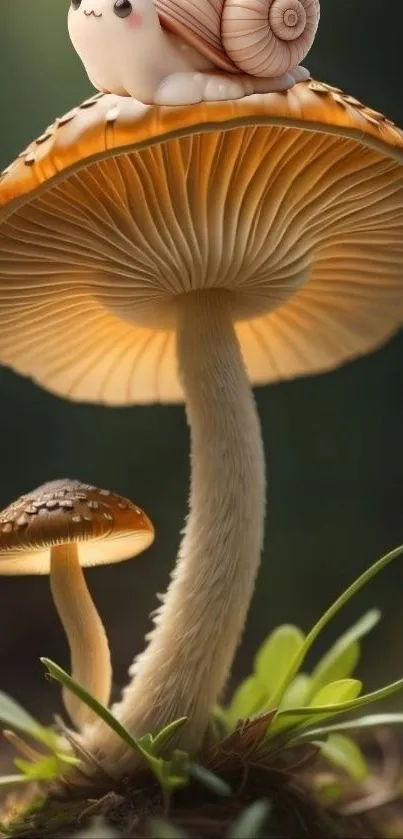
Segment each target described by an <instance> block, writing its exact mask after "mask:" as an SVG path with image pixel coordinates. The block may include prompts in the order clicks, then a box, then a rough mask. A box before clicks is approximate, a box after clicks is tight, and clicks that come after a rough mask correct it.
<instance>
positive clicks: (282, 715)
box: [266, 679, 362, 737]
mask: <svg viewBox="0 0 403 839" xmlns="http://www.w3.org/2000/svg"><path fill="white" fill-rule="evenodd" d="M361 689H362V682H359V681H358V679H340V681H338V682H332V683H331V684H330V685H325V686H324V687H323V688H321V689H320V691H318V693H317V694H316V696H314V697H313V699H312V700H311V702H310V704H309V705H306V706H305V707H304V706H301V707H300V708H298V707H296V706H294V707H293V708H291V707H290V708H285V709H283V710H279V711H278V713H277V714H276V716H275V718H274V720H273V722H272V724H271V726H270V729H269V730H268V732H267V735H266V737H272V736H273V735H278V734H279V732H280V731H282V732H284V731H286V730H287V728H295V727H297V726H298V727H299V726H304V725H306V724H308V723H309V722H310V720H311V715H312V713H314V714H315V715H316V714H317V718H318V721H319V720H320V719H326V717H328V716H331V709H332V708H343V707H344V705H345V704H346V702H349V701H352V700H354V699H355V698H356V697H357V696H358V694H359V693H360V691H361ZM327 707H329V711H327V710H326V709H327Z"/></svg>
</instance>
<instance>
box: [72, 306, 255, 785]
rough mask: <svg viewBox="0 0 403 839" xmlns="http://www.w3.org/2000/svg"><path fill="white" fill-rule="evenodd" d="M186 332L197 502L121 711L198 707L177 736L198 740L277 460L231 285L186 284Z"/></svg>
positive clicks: (241, 604)
mask: <svg viewBox="0 0 403 839" xmlns="http://www.w3.org/2000/svg"><path fill="white" fill-rule="evenodd" d="M177 341H178V359H179V367H180V373H181V378H182V382H183V388H184V391H185V397H186V408H187V416H188V421H189V425H190V432H191V471H192V475H191V493H190V511H189V516H188V519H187V522H186V526H185V530H184V534H183V539H182V544H181V546H180V550H179V555H178V558H177V562H176V566H175V569H174V571H173V574H172V578H171V582H170V585H169V588H168V591H167V593H166V595H165V597H164V602H163V604H162V606H161V608H160V610H159V613H158V615H157V617H156V619H155V626H154V628H153V630H152V632H151V633H150V635H149V636H148V640H149V643H148V645H147V647H146V649H145V651H144V652H143V653H142V654H141V655H140V657H139V658H138V659H137V660H136V661H135V663H134V665H133V666H132V669H131V675H132V681H131V683H130V684H129V685H128V686H127V688H126V689H125V691H124V695H123V699H122V701H121V702H120V703H119V704H118V705H117V706H115V708H114V712H115V713H116V714H117V716H118V717H119V719H120V720H121V721H122V722H123V723H124V724H125V725H126V726H127V727H128V728H129V729H130V731H132V732H133V733H134V734H135V735H142V734H145V733H147V732H155V731H157V730H159V729H160V728H161V727H162V726H164V725H165V724H166V723H167V722H169V721H172V720H174V719H176V718H178V717H182V716H186V717H187V719H188V721H187V723H186V724H185V726H184V727H183V728H182V729H180V732H179V733H178V735H177V737H176V740H175V743H176V745H179V746H180V747H181V748H184V749H187V750H189V751H194V750H196V749H197V748H198V746H199V745H200V743H201V741H202V739H203V736H204V734H205V732H206V729H207V726H208V722H209V717H210V714H211V710H212V708H213V706H214V705H215V703H216V702H217V700H218V699H219V697H220V696H221V694H222V691H223V689H224V687H225V684H226V682H227V679H228V676H229V673H230V670H231V666H232V663H233V659H234V655H235V652H236V649H237V647H238V644H239V641H240V638H241V635H242V631H243V627H244V624H245V620H246V615H247V612H248V608H249V604H250V601H251V597H252V593H253V589H254V584H255V579H256V574H257V571H258V567H259V563H260V556H261V549H262V541H263V527H264V506H265V468H264V453H263V447H262V439H261V432H260V426H259V420H258V416H257V412H256V407H255V402H254V398H253V395H252V392H251V388H250V384H249V381H248V377H247V374H246V371H245V368H244V364H243V360H242V357H241V352H240V348H239V344H238V341H237V338H236V334H235V330H234V327H233V322H232V314H231V298H230V296H229V295H227V294H226V293H224V292H223V293H216V294H212V293H211V292H200V293H199V292H194V293H191V294H188V295H184V296H183V297H182V298H181V299H180V300H179V301H178V334H177ZM133 608H134V610H135V598H134V602H133ZM88 744H89V746H90V747H91V748H95V749H97V747H99V749H100V752H101V754H103V755H104V756H105V759H106V760H107V764H106V765H107V766H108V769H112V770H115V771H122V767H123V766H124V768H125V769H129V768H130V765H133V761H134V760H135V756H134V755H133V754H131V755H130V754H129V753H128V752H126V753H125V750H124V746H123V745H122V744H121V743H119V741H118V740H117V739H116V737H114V735H112V734H110V733H108V731H107V730H106V728H105V727H102V726H101V727H100V728H98V731H94V732H93V733H92V736H90V737H89V741H88ZM119 764H120V768H118V767H119Z"/></svg>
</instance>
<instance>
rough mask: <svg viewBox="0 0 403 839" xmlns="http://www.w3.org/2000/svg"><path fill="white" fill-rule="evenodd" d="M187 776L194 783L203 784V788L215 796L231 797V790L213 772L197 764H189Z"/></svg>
mask: <svg viewBox="0 0 403 839" xmlns="http://www.w3.org/2000/svg"><path fill="white" fill-rule="evenodd" d="M189 774H190V776H191V777H192V778H194V780H195V781H199V783H200V784H203V786H204V787H206V788H207V789H209V790H211V792H215V793H216V794H217V795H221V796H225V797H226V796H230V795H232V789H231V787H230V786H229V784H227V782H226V781H223V780H222V778H219V777H218V776H217V775H215V774H214V772H210V770H209V769H206V768H205V767H204V766H199V764H198V763H191V764H190V766H189Z"/></svg>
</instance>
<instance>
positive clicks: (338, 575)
mask: <svg viewBox="0 0 403 839" xmlns="http://www.w3.org/2000/svg"><path fill="white" fill-rule="evenodd" d="M321 8H322V20H321V24H320V30H319V34H318V36H317V39H316V43H315V45H314V48H313V49H312V51H311V53H310V56H309V60H308V61H307V62H306V63H307V66H309V68H310V69H311V71H312V74H313V75H315V76H316V77H318V78H320V79H322V80H323V81H326V82H328V83H330V84H333V85H335V86H338V87H341V88H343V89H346V90H348V91H349V93H351V94H352V95H353V96H356V97H358V98H359V99H361V100H364V101H365V102H366V103H367V104H368V105H370V106H371V107H373V108H375V109H378V110H381V111H383V112H385V113H386V114H387V115H388V116H389V117H390V118H391V119H393V120H395V121H396V122H397V123H399V124H400V125H403V98H402V93H401V78H402V71H403V61H402V57H401V55H402V49H401V48H402V31H403V4H402V2H401V0H388V3H387V6H385V7H383V6H382V5H381V4H380V3H379V0H321ZM383 8H387V10H388V14H383ZM67 9H68V0H34V2H33V0H18V3H15V2H13V0H2V2H1V3H0V124H1V130H0V169H1V168H2V167H3V166H5V165H6V164H7V163H8V162H10V161H11V160H12V159H13V158H14V157H15V156H16V155H17V154H18V153H19V152H20V151H21V150H22V149H23V148H24V146H25V145H26V144H27V143H28V142H29V141H30V140H32V139H33V138H34V137H35V136H36V135H38V134H40V133H41V132H42V131H43V129H44V128H45V127H46V126H47V125H48V124H49V123H50V122H52V121H53V119H54V118H55V117H56V116H61V115H62V114H63V112H65V111H67V110H69V109H70V108H71V107H72V106H73V105H75V104H76V103H78V102H80V100H82V99H84V98H86V97H87V96H88V95H91V92H92V89H91V87H90V85H89V83H88V82H87V80H86V78H85V75H84V71H83V69H82V67H81V64H80V62H79V60H78V58H77V57H76V55H75V53H74V51H73V49H72V47H71V46H70V43H69V39H68V34H67V28H66V14H67ZM391 22H393V23H391ZM402 274H403V265H402ZM402 293H403V285H402ZM402 380H403V335H402V334H401V335H400V336H397V337H396V338H395V339H394V340H393V341H392V342H391V343H390V344H389V345H388V346H386V347H385V348H383V349H381V350H380V351H379V352H377V353H375V354H373V355H371V356H368V357H366V358H364V359H361V360H359V361H356V362H353V363H350V364H349V365H347V366H345V367H343V368H342V369H340V370H337V371H336V372H333V373H331V374H328V375H323V376H318V377H315V378H305V379H301V380H298V381H295V382H291V383H288V384H280V385H278V386H271V387H266V388H260V389H258V390H257V394H256V395H257V401H258V406H259V411H260V416H261V419H262V425H263V432H264V438H265V445H266V451H267V463H268V472H269V504H268V516H267V528H266V529H267V533H266V544H265V552H264V558H263V562H262V567H261V572H260V576H259V580H258V585H257V588H256V594H255V597H254V601H253V606H252V609H251V613H250V617H249V621H248V625H247V629H246V632H245V636H244V640H243V643H242V646H241V648H240V651H239V655H238V657H237V661H236V665H235V668H234V671H233V678H232V683H231V685H230V687H233V686H234V684H235V683H236V682H237V681H238V680H239V679H240V678H241V677H242V676H244V675H246V673H247V672H248V670H249V667H250V663H251V657H252V655H253V651H254V650H255V649H256V647H257V646H258V644H259V643H260V642H261V641H262V640H263V638H264V637H265V636H266V634H267V633H268V632H269V630H270V629H272V628H273V627H274V626H275V625H276V624H278V623H281V622H285V621H287V622H289V621H291V622H294V623H297V624H299V625H301V626H302V627H303V628H304V629H308V628H309V627H310V625H311V624H312V622H313V621H314V620H315V619H316V618H317V617H318V615H319V613H320V612H321V611H322V610H323V609H324V608H325V607H326V606H327V605H328V604H329V602H330V601H331V600H332V599H333V598H334V597H335V596H336V595H337V594H338V593H339V592H340V591H341V590H342V589H343V587H345V586H346V585H347V584H348V583H349V582H350V581H352V579H353V578H354V577H355V576H356V575H357V574H358V573H360V572H361V571H363V570H364V569H365V568H366V567H367V566H368V565H369V564H370V563H372V562H373V561H374V560H375V559H376V558H378V557H379V556H380V555H381V554H382V553H383V552H386V551H387V550H388V549H390V548H393V547H395V546H396V545H398V544H400V543H402V542H403V444H402V433H403V431H402V429H403V388H402ZM188 442H189V441H188V432H187V427H186V423H185V416H184V411H183V408H182V407H180V406H179V407H162V406H151V407H147V408H144V407H133V408H130V409H127V408H125V409H111V408H103V407H92V406H83V405H80V404H72V403H69V402H65V401H63V400H61V399H58V398H56V397H54V396H51V395H49V394H48V393H46V392H44V391H42V390H40V389H39V388H37V387H36V386H34V385H33V384H32V383H31V382H30V381H26V380H24V379H23V378H20V377H19V376H17V375H15V374H14V373H12V372H11V371H9V370H6V369H1V368H0V464H1V470H0V509H1V508H3V507H4V506H6V505H8V504H9V503H10V502H11V501H12V500H13V499H15V498H17V497H18V496H19V495H20V494H22V493H24V492H26V491H28V490H30V489H32V488H34V487H35V486H37V485H39V484H41V483H43V482H44V481H47V480H51V479H53V478H58V477H71V478H74V477H78V478H80V479H82V480H83V481H86V482H91V483H94V484H96V485H98V486H100V487H107V488H111V489H115V490H116V491H118V492H120V493H121V494H123V495H128V496H130V498H132V499H133V500H134V501H135V502H136V503H138V504H139V505H141V506H142V507H143V508H144V509H145V510H146V511H147V512H148V513H149V515H150V516H151V518H152V519H153V521H154V523H155V525H156V530H157V540H156V543H155V546H153V548H152V549H151V550H150V551H148V552H147V553H146V554H144V555H142V556H140V557H139V558H137V559H135V560H133V561H132V562H126V563H122V564H120V565H116V566H112V567H109V568H103V569H95V570H90V571H89V572H88V581H89V584H90V587H91V590H92V592H93V595H94V598H95V599H96V602H97V604H98V606H99V609H100V612H101V614H102V616H103V618H104V620H105V624H106V626H107V630H108V633H109V636H110V640H111V647H112V651H113V659H114V666H115V680H116V690H117V689H118V686H121V685H123V684H124V683H125V679H126V671H127V667H128V665H129V663H130V661H131V659H132V658H133V655H134V654H135V653H136V652H138V651H139V650H140V649H141V647H142V643H143V636H144V633H145V632H146V630H147V629H148V628H149V622H148V614H149V612H150V611H151V610H152V609H153V608H154V607H155V606H156V599H155V593H156V592H158V591H162V590H164V587H165V586H166V584H167V580H168V575H169V571H170V568H171V566H172V564H173V562H174V558H175V553H176V549H177V546H178V542H179V532H180V529H181V527H182V524H183V519H184V516H185V513H186V503H187V492H188V479H189V475H188ZM402 593H403V558H402V560H400V561H397V562H396V563H395V564H394V566H392V567H391V568H390V569H389V570H387V571H386V572H385V573H384V575H383V576H381V577H380V578H377V579H376V581H375V582H374V583H373V585H372V586H371V587H369V588H368V590H367V591H366V592H364V593H363V594H361V595H360V596H359V597H358V598H356V599H355V601H354V602H353V604H351V606H350V607H349V608H348V609H347V610H346V612H345V613H344V614H343V616H342V617H341V618H340V619H339V620H338V621H336V622H335V623H334V624H333V625H332V627H331V628H330V629H329V632H328V634H327V636H326V637H325V638H324V639H323V641H322V643H321V644H319V650H320V649H321V648H322V647H323V643H325V642H326V643H327V642H330V641H331V640H332V639H333V638H334V636H335V633H336V632H340V631H341V630H343V629H344V628H346V627H347V625H348V623H349V621H350V622H351V621H352V620H353V619H354V618H358V617H359V616H360V615H361V614H362V613H363V612H364V611H365V609H367V608H369V607H370V606H373V605H378V606H380V607H381V609H382V610H383V621H382V624H381V625H380V626H379V627H378V628H377V629H376V630H375V632H374V633H373V636H372V637H371V639H370V640H368V641H367V645H366V652H365V653H364V655H363V659H362V662H361V667H360V674H361V675H362V676H363V677H364V678H365V679H366V680H367V684H368V686H369V687H375V686H376V685H378V684H381V682H383V681H384V680H385V679H393V678H398V677H399V676H402V675H403V653H402V643H401V639H402V634H403V610H402ZM41 655H46V656H48V657H50V658H53V659H55V660H56V661H57V662H58V663H60V664H62V665H64V666H67V664H68V658H67V650H66V645H65V642H64V637H63V633H62V630H61V628H60V626H59V623H58V620H57V618H56V615H55V613H54V610H53V608H52V602H51V598H50V593H49V589H48V580H47V578H38V577H36V578H35V577H32V578H15V579H12V578H8V579H7V578H1V579H0V688H1V689H3V690H5V691H7V692H8V693H11V694H12V695H13V696H14V697H15V698H17V699H19V700H20V701H22V702H23V703H24V704H25V705H26V706H27V707H28V708H29V709H30V710H31V711H32V712H33V713H35V714H37V715H38V716H39V717H40V718H41V719H42V720H43V721H46V720H50V719H51V715H52V712H53V711H55V710H57V711H59V710H60V703H59V697H58V691H57V689H56V688H54V687H52V686H50V685H48V684H47V683H46V681H45V679H44V676H43V672H42V667H41V665H40V664H39V661H38V659H39V656H41ZM396 704H397V705H399V700H397V701H396V702H395V705H396ZM400 705H403V699H402V701H401V702H400Z"/></svg>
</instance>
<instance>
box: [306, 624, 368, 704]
mask: <svg viewBox="0 0 403 839" xmlns="http://www.w3.org/2000/svg"><path fill="white" fill-rule="evenodd" d="M380 617H381V613H380V611H379V609H371V610H370V611H369V612H367V613H366V614H365V615H363V617H362V618H361V619H360V620H359V621H357V623H356V624H354V626H352V627H350V629H348V630H347V632H345V633H344V634H343V635H341V636H340V638H339V639H338V640H337V641H336V643H335V644H333V646H332V647H331V648H330V650H328V652H327V653H326V654H325V655H324V656H323V658H321V660H320V661H319V663H318V664H317V665H316V667H315V669H314V671H313V673H312V689H313V690H315V691H317V690H319V688H320V687H322V685H326V684H328V683H329V682H334V681H337V680H339V679H347V678H349V676H351V675H352V673H354V670H355V668H356V666H357V663H358V660H359V657H360V645H359V643H358V642H359V640H360V639H361V638H363V637H364V635H367V634H368V632H370V631H371V629H373V628H374V626H376V624H377V623H378V622H379V620H380Z"/></svg>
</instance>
